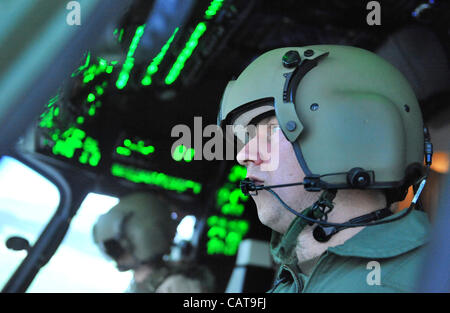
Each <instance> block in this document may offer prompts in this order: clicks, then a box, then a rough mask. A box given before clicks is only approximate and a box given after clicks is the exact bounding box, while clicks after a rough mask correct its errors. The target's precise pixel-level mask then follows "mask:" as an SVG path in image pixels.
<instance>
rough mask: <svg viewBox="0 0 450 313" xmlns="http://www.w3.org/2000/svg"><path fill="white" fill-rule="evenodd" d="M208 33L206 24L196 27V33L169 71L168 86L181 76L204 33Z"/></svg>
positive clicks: (193, 33)
mask: <svg viewBox="0 0 450 313" xmlns="http://www.w3.org/2000/svg"><path fill="white" fill-rule="evenodd" d="M205 31H206V23H204V22H200V23H198V24H197V27H195V29H194V31H193V32H192V34H191V36H190V37H189V40H188V41H187V43H186V45H185V47H184V48H183V50H182V51H181V52H180V54H179V55H178V57H177V60H176V61H175V63H174V64H173V65H172V68H171V69H170V71H169V74H167V76H166V79H165V83H166V84H167V85H170V84H172V83H173V82H174V81H175V80H176V79H177V78H178V76H179V75H180V72H181V70H182V69H183V67H184V64H185V63H186V61H187V60H188V59H189V57H190V56H191V55H192V52H193V51H194V49H195V48H196V47H197V45H198V40H199V39H200V37H201V36H203V34H204V32H205Z"/></svg>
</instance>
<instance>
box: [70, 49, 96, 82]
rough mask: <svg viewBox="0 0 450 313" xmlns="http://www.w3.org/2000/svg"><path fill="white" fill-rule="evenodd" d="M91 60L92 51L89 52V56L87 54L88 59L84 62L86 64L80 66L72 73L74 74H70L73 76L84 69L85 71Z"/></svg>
mask: <svg viewBox="0 0 450 313" xmlns="http://www.w3.org/2000/svg"><path fill="white" fill-rule="evenodd" d="M90 62H91V53H90V52H88V53H87V56H86V61H85V62H84V65H82V66H80V67H79V68H77V70H76V71H75V72H73V73H72V75H70V76H71V77H75V76H77V75H78V74H79V73H81V72H82V71H84V70H85V69H86V68H87V67H88V66H89V63H90Z"/></svg>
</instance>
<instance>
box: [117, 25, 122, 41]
mask: <svg viewBox="0 0 450 313" xmlns="http://www.w3.org/2000/svg"><path fill="white" fill-rule="evenodd" d="M122 37H123V28H121V29H120V33H119V38H118V40H119V42H122Z"/></svg>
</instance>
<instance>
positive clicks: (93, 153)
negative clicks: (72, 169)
mask: <svg viewBox="0 0 450 313" xmlns="http://www.w3.org/2000/svg"><path fill="white" fill-rule="evenodd" d="M52 139H53V140H54V141H55V145H54V146H53V148H52V153H53V154H55V155H62V156H64V157H66V158H68V159H71V158H73V157H74V155H75V152H76V151H77V150H78V149H83V151H82V152H81V155H80V157H79V159H78V161H79V162H80V163H83V164H89V165H91V166H97V165H98V163H99V162H100V158H101V154H100V150H99V148H98V142H97V140H95V139H92V138H91V137H86V133H85V132H84V131H83V130H81V129H79V128H76V127H71V128H69V129H68V130H66V131H65V132H63V133H62V134H61V136H59V131H55V133H54V134H53V135H52Z"/></svg>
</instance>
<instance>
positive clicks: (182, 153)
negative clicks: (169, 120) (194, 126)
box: [172, 145, 195, 163]
mask: <svg viewBox="0 0 450 313" xmlns="http://www.w3.org/2000/svg"><path fill="white" fill-rule="evenodd" d="M194 156H195V150H194V149H193V148H189V149H187V148H186V147H185V146H184V145H179V146H177V147H176V148H175V149H174V150H173V153H172V159H174V160H175V161H177V162H180V161H181V160H184V161H185V162H188V163H189V162H191V161H192V160H193V159H194Z"/></svg>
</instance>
